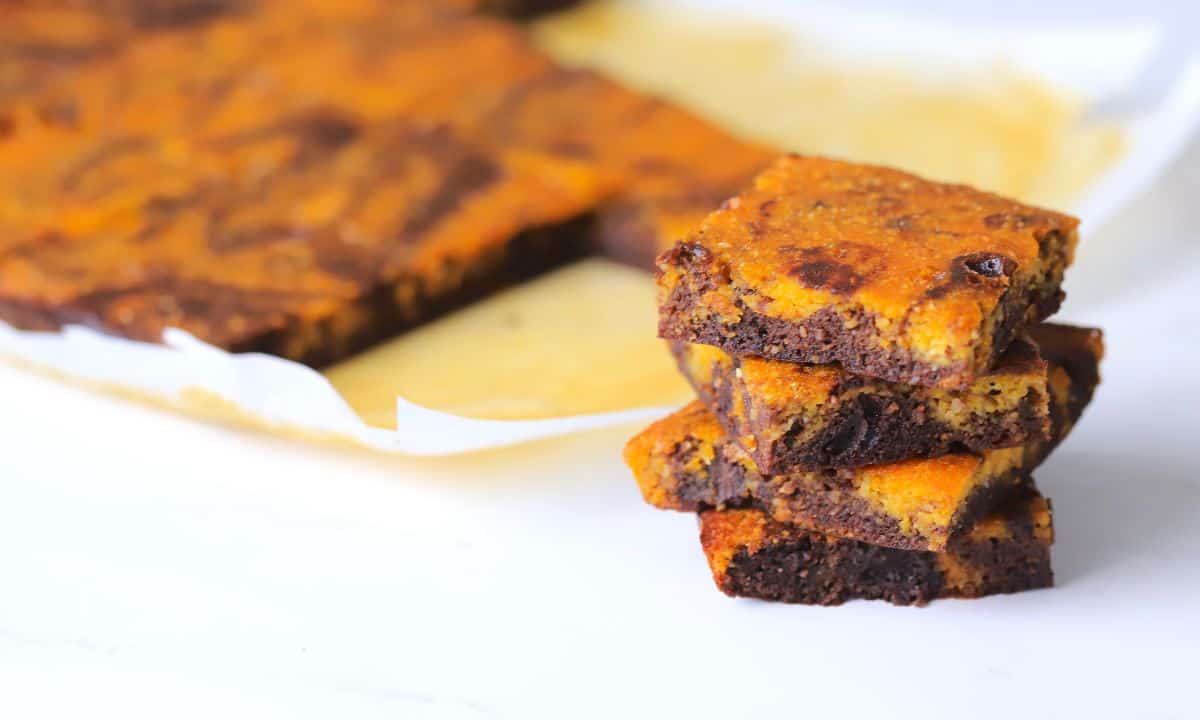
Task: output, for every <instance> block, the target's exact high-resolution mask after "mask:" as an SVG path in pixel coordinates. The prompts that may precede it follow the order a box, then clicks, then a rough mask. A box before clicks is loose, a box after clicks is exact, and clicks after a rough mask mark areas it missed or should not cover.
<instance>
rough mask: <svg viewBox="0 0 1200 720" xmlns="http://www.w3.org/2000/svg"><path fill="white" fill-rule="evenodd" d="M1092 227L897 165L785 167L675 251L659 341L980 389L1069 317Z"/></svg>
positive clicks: (818, 161)
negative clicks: (1022, 335) (1037, 325)
mask: <svg viewBox="0 0 1200 720" xmlns="http://www.w3.org/2000/svg"><path fill="white" fill-rule="evenodd" d="M1077 225H1078V221H1077V220H1075V219H1074V218H1071V217H1068V216H1065V215H1061V214H1059V213H1055V212H1051V211H1048V210H1041V209H1038V208H1033V207H1029V206H1026V205H1022V204H1020V203H1017V202H1014V201H1011V200H1007V199H1005V198H1001V197H998V196H995V195H991V194H989V193H984V192H980V191H978V190H974V189H972V188H968V187H964V186H961V185H950V184H946V183H938V182H931V181H929V180H925V179H922V178H919V177H916V176H914V175H910V174H908V173H904V172H901V171H898V170H892V169H889V168H882V167H872V166H868V165H858V164H852V163H846V162H839V161H835V160H828V159H824V158H815V157H801V156H796V155H793V156H788V157H784V158H782V159H780V160H779V161H777V162H776V163H775V164H774V165H773V166H772V167H771V168H769V169H768V170H766V171H765V172H763V173H762V174H761V175H759V176H758V178H757V179H756V180H755V181H754V185H753V187H751V188H750V189H749V190H747V191H745V192H743V193H742V194H740V195H738V196H736V197H734V198H731V199H730V200H729V201H728V202H726V203H725V204H723V205H722V207H721V208H720V209H719V210H716V211H714V212H713V213H712V214H710V215H709V216H708V217H707V218H706V219H705V220H704V222H703V223H702V224H701V225H700V227H699V228H698V229H697V230H696V231H694V232H693V233H692V234H691V235H689V236H688V238H687V239H686V240H683V241H681V242H680V243H678V244H677V245H676V246H675V247H674V248H672V250H671V251H669V252H667V253H664V254H663V255H662V257H660V259H659V261H658V270H659V286H660V302H659V306H660V319H661V321H660V326H659V329H660V333H661V334H662V336H663V337H666V338H670V339H675V340H683V341H687V342H698V343H704V344H709V345H714V346H717V347H720V348H722V349H724V350H726V351H727V352H728V353H730V354H731V355H756V356H760V357H765V358H769V359H774V360H784V361H789V362H803V363H830V362H837V363H840V364H841V365H842V366H843V367H844V368H845V369H846V370H847V371H849V372H852V373H855V374H859V375H868V376H871V377H877V378H880V379H883V380H888V381H891V382H903V383H908V384H912V385H926V386H937V387H948V388H965V387H967V386H968V385H970V383H971V382H972V381H973V380H975V379H976V378H978V377H979V376H980V375H981V374H983V373H985V372H986V371H987V370H988V369H989V368H991V367H992V366H993V365H994V363H995V361H996V360H997V359H998V358H999V356H1000V354H1001V353H1002V352H1003V351H1004V349H1005V348H1006V347H1007V346H1008V344H1009V342H1011V341H1012V340H1013V338H1014V337H1016V336H1017V334H1018V333H1019V332H1020V331H1021V330H1022V329H1023V328H1024V327H1025V326H1026V325H1027V324H1030V323H1033V322H1037V321H1039V320H1042V319H1044V318H1045V317H1046V316H1048V315H1050V314H1051V313H1052V312H1054V310H1056V309H1057V307H1058V304H1059V302H1060V301H1061V297H1062V293H1061V290H1060V289H1059V285H1060V283H1061V281H1062V276H1063V271H1064V269H1065V268H1066V266H1067V265H1068V264H1070V262H1071V259H1072V256H1073V253H1074V248H1075V244H1076V240H1077V233H1076V226H1077Z"/></svg>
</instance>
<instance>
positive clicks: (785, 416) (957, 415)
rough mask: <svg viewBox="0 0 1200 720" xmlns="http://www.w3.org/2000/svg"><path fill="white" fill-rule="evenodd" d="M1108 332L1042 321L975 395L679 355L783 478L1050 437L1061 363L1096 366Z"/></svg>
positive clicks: (737, 434) (687, 348)
mask: <svg viewBox="0 0 1200 720" xmlns="http://www.w3.org/2000/svg"><path fill="white" fill-rule="evenodd" d="M1093 335H1094V336H1095V338H1096V339H1095V341H1093V340H1092V339H1091V338H1092V336H1093ZM1099 337H1100V334H1099V331H1091V330H1088V329H1085V328H1073V327H1069V326H1066V325H1055V324H1050V323H1044V324H1041V325H1038V326H1035V327H1034V328H1032V329H1031V330H1030V332H1029V334H1027V335H1026V336H1024V337H1021V338H1018V339H1017V340H1015V341H1013V343H1012V344H1010V345H1009V347H1008V349H1007V350H1005V352H1004V354H1003V355H1001V356H1000V359H999V360H998V361H997V363H996V366H995V367H994V368H993V369H992V370H991V371H989V372H988V373H986V374H985V375H982V376H980V377H979V378H977V379H976V380H975V381H974V382H973V383H972V384H971V386H970V387H968V388H967V389H966V390H954V389H943V388H928V387H922V386H920V385H905V384H903V383H889V382H887V381H884V380H878V379H875V378H868V377H863V376H861V375H851V374H850V373H847V372H846V371H845V370H844V369H842V368H841V367H840V366H838V365H836V364H828V365H804V364H798V363H786V362H781V361H778V360H763V359H762V358H755V357H745V358H737V357H733V356H730V355H728V354H726V353H725V352H724V351H723V350H720V349H719V348H715V347H712V346H709V345H697V344H691V343H683V342H678V341H676V342H674V343H673V344H672V350H673V352H674V354H675V357H676V360H677V362H678V365H679V368H680V370H681V371H682V372H683V374H684V376H685V377H686V378H687V379H688V381H689V382H690V383H691V384H692V386H693V387H694V388H695V389H696V391H697V393H698V394H699V396H700V397H701V399H702V400H703V401H704V404H705V405H706V406H707V407H708V408H709V409H711V410H712V412H713V414H714V415H716V417H717V419H718V421H720V423H721V425H722V427H723V428H724V429H725V431H726V432H727V433H728V434H729V435H730V436H731V437H734V438H737V440H738V442H739V443H740V444H741V446H742V449H743V450H745V451H746V452H747V453H748V454H749V455H750V456H751V458H753V460H754V463H755V464H756V465H757V466H758V468H759V470H761V471H762V472H764V473H767V474H772V475H773V474H779V473H785V472H792V471H797V470H816V469H819V468H823V467H860V466H863V465H875V464H879V463H887V462H894V461H899V460H904V459H908V458H916V457H934V456H937V455H944V454H946V453H949V452H952V451H955V450H970V451H973V452H981V451H984V450H990V449H994V448H1003V447H1012V446H1014V445H1020V444H1023V443H1025V442H1029V441H1034V440H1044V439H1047V438H1048V437H1049V436H1050V414H1051V412H1050V403H1049V390H1048V387H1047V382H1048V371H1049V367H1051V366H1055V367H1059V366H1064V365H1065V364H1067V363H1074V364H1076V365H1078V364H1080V363H1083V364H1087V363H1088V362H1090V363H1091V364H1093V365H1095V363H1096V362H1097V361H1098V359H1099V357H1100V354H1101V353H1102V352H1103V349H1102V347H1100V346H1099ZM1035 338H1036V339H1035ZM1093 342H1095V344H1093ZM1041 344H1045V346H1046V350H1045V352H1044V353H1042V352H1040V351H1039V345H1041ZM1043 355H1044V356H1045V359H1043ZM1077 358H1078V359H1077ZM1084 384H1087V382H1086V381H1085V382H1084ZM1093 384H1094V383H1093Z"/></svg>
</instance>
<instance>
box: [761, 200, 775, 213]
mask: <svg viewBox="0 0 1200 720" xmlns="http://www.w3.org/2000/svg"><path fill="white" fill-rule="evenodd" d="M775 203H776V199H775V198H769V199H767V200H764V201H763V203H762V204H761V205H759V206H758V214H759V215H761V216H762V217H764V218H766V217H770V216H771V209H772V208H774V207H775Z"/></svg>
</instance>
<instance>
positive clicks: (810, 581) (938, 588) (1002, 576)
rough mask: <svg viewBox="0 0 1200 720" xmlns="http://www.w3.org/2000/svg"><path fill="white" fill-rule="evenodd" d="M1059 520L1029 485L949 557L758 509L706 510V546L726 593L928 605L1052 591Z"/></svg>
mask: <svg viewBox="0 0 1200 720" xmlns="http://www.w3.org/2000/svg"><path fill="white" fill-rule="evenodd" d="M1053 541H1054V526H1053V517H1052V513H1051V509H1050V503H1049V501H1048V500H1046V499H1045V498H1043V497H1042V496H1041V495H1040V494H1038V492H1037V490H1036V489H1035V488H1034V487H1033V486H1032V483H1031V484H1030V485H1028V486H1026V487H1023V488H1022V490H1021V492H1019V493H1018V494H1016V495H1014V496H1013V497H1011V498H1009V500H1008V501H1007V502H1006V503H1005V504H1004V505H1002V506H1001V507H998V508H997V509H996V511H995V512H993V513H991V514H990V515H988V516H987V517H984V518H982V519H981V520H980V521H979V522H978V523H976V524H975V526H974V527H972V528H971V529H970V531H969V532H967V533H966V534H965V535H963V536H962V537H960V538H957V539H956V540H955V542H954V543H953V544H952V545H951V547H949V548H947V549H946V550H945V551H943V552H928V551H920V550H897V549H895V548H887V547H879V546H876V545H869V544H867V543H864V542H861V541H858V540H847V539H843V538H837V537H833V536H831V535H825V534H822V533H819V532H813V531H810V530H805V529H804V528H801V527H797V526H795V525H788V524H786V523H780V522H778V521H775V520H773V519H771V517H770V516H768V515H767V514H766V513H763V512H761V511H758V510H709V511H706V512H702V513H700V543H701V545H702V547H703V549H704V554H705V557H706V558H707V559H708V565H709V569H710V570H711V571H712V576H713V580H714V581H715V582H716V584H717V587H718V588H720V590H721V591H722V592H724V593H725V594H726V595H730V596H735V597H747V598H758V599H761V600H772V601H777V602H786V603H802V604H807V605H840V604H841V603H843V602H846V601H847V600H855V599H863V600H886V601H888V602H890V603H893V604H896V605H924V604H926V603H928V602H929V601H930V600H934V599H937V598H949V597H959V598H977V597H983V596H985V595H996V594H1000V593H1014V592H1020V591H1022V590H1032V589H1035V588H1044V587H1050V586H1051V585H1053V584H1054V574H1053V572H1052V570H1051V568H1050V545H1051V544H1052V543H1053Z"/></svg>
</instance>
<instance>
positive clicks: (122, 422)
mask: <svg viewBox="0 0 1200 720" xmlns="http://www.w3.org/2000/svg"><path fill="white" fill-rule="evenodd" d="M919 4H920V5H923V6H930V7H937V6H941V7H943V8H945V7H948V6H951V5H953V6H958V5H959V3H947V2H936V3H935V2H928V3H919ZM1006 5H1010V6H1012V8H1015V12H1017V13H1018V16H1019V17H1023V18H1028V17H1029V16H1030V14H1031V13H1034V12H1036V11H1045V12H1047V13H1050V14H1051V15H1054V16H1056V17H1065V18H1070V17H1075V16H1077V15H1078V13H1079V12H1080V11H1079V10H1072V11H1068V10H1064V9H1063V8H1062V7H1059V6H1056V5H1054V4H1051V3H1031V2H1024V1H1023V0H1018V1H1016V2H1010V3H1006ZM1073 5H1075V7H1076V8H1085V7H1086V8H1089V10H1088V13H1089V15H1091V14H1094V13H1092V11H1091V10H1090V8H1093V7H1096V6H1099V7H1100V8H1101V10H1097V11H1096V13H1101V12H1109V11H1111V9H1112V8H1117V9H1118V10H1119V5H1120V4H1118V3H1111V2H1101V3H1087V4H1082V3H1079V4H1073ZM1155 6H1156V4H1155V3H1139V4H1138V6H1137V8H1136V9H1135V10H1134V11H1133V12H1137V13H1139V14H1140V15H1145V14H1146V13H1148V12H1150V11H1154V10H1155ZM1104 8H1109V10H1105V9H1104ZM956 12H972V11H970V10H962V11H959V10H956ZM974 12H977V13H981V12H983V11H982V10H978V9H977V10H975V11H974ZM1178 12H1180V13H1182V12H1185V10H1184V9H1182V8H1181V9H1180V10H1179V11H1178ZM1108 16H1109V17H1111V16H1112V15H1108ZM1181 16H1182V15H1181ZM1192 17H1193V18H1195V17H1196V16H1195V14H1193V15H1192ZM1195 27H1196V24H1195V23H1193V24H1192V25H1191V28H1192V29H1193V30H1194V28H1195ZM1198 228H1200V145H1194V146H1193V147H1192V148H1191V150H1190V151H1189V153H1188V154H1187V155H1186V157H1184V158H1183V159H1182V160H1180V161H1179V162H1177V163H1176V165H1175V167H1174V168H1173V169H1172V171H1171V172H1170V173H1169V175H1168V176H1167V177H1166V178H1165V179H1164V180H1163V181H1161V182H1160V183H1159V184H1157V185H1156V187H1155V188H1154V189H1153V191H1152V192H1151V193H1150V194H1149V195H1147V196H1145V197H1143V198H1142V199H1141V200H1139V201H1138V202H1137V203H1136V204H1135V205H1134V206H1133V207H1131V208H1129V209H1128V210H1127V211H1125V212H1124V213H1122V214H1121V215H1120V216H1119V217H1118V218H1117V220H1116V221H1114V222H1112V223H1110V224H1109V225H1107V226H1106V227H1104V228H1102V229H1101V230H1099V231H1097V232H1093V233H1091V234H1090V235H1089V236H1088V237H1087V238H1086V239H1085V242H1084V244H1083V246H1082V248H1081V250H1080V256H1079V260H1078V262H1077V264H1076V266H1075V267H1074V268H1073V269H1072V270H1071V272H1070V276H1069V281H1068V293H1069V300H1068V303H1067V305H1066V309H1065V311H1064V313H1063V316H1062V317H1064V318H1067V319H1071V320H1075V321H1080V322H1086V323H1090V324H1098V325H1101V326H1103V327H1104V328H1105V330H1106V332H1107V335H1108V343H1109V357H1108V358H1107V360H1106V361H1105V364H1104V368H1103V370H1104V376H1105V382H1104V385H1103V386H1102V388H1101V390H1100V392H1099V394H1098V397H1097V400H1096V403H1095V404H1094V406H1093V407H1092V408H1091V409H1090V410H1089V411H1088V413H1087V414H1086V415H1085V417H1084V420H1083V422H1082V423H1081V424H1080V425H1079V427H1078V428H1077V430H1076V431H1075V433H1074V435H1073V436H1072V437H1071V439H1070V440H1069V441H1068V442H1067V443H1066V444H1065V445H1064V446H1063V447H1062V448H1061V449H1060V450H1059V451H1058V452H1057V453H1056V454H1055V455H1054V456H1053V458H1052V459H1051V460H1050V461H1049V462H1048V463H1047V464H1046V465H1045V466H1044V467H1043V468H1042V469H1041V470H1040V471H1039V473H1038V479H1039V482H1040V484H1041V486H1042V488H1043V489H1044V491H1045V492H1046V494H1048V495H1049V496H1051V497H1052V499H1053V500H1054V503H1055V510H1056V521H1057V529H1058V542H1057V544H1056V546H1055V551H1054V564H1055V569H1056V571H1057V578H1058V587H1057V588H1055V589H1053V590H1048V591H1038V592H1032V593H1025V594H1021V595H1015V596H1010V597H1001V598H989V599H985V600H981V601H978V602H956V601H946V602H939V603H934V604H933V605H931V606H930V607H928V608H924V609H913V608H894V607H891V606H888V605H884V604H879V603H861V602H860V603H852V604H849V605H846V606H844V607H841V608H834V609H827V608H806V607H787V606H777V605H768V604H763V603H756V602H749V601H737V600H731V599H728V598H725V597H724V596H722V595H720V594H719V593H718V592H717V591H716V590H715V589H714V588H713V587H712V581H711V579H710V578H709V576H708V572H707V568H706V566H705V564H704V561H703V557H702V555H701V554H700V552H699V548H698V543H697V540H696V529H695V521H694V519H693V518H692V517H690V516H688V515H684V514H671V513H663V512H657V511H654V510H651V509H649V508H647V507H646V506H645V505H643V504H642V502H641V500H640V498H639V496H638V493H637V490H636V488H635V486H634V484H633V482H632V480H631V478H630V477H629V474H628V472H627V471H626V470H625V468H624V467H623V465H622V464H621V462H620V458H619V449H620V446H621V444H622V442H623V441H624V439H625V437H627V436H628V435H629V434H631V433H632V432H633V431H634V430H635V429H636V428H623V429H621V430H618V431H606V432H602V433H596V434H592V435H588V436H581V437H576V438H573V439H570V440H568V441H566V442H559V443H556V444H553V445H550V444H547V445H541V446H534V447H528V448H521V449H514V450H509V451H503V452H496V453H490V454H486V455H481V456H475V457H468V458H456V459H450V460H440V461H410V460H404V459H399V458H389V457H383V456H378V455H372V454H368V453H365V452H362V453H360V452H354V451H340V450H332V449H328V450H326V449H320V448H313V447H310V446H306V445H301V444H298V443H292V442H288V441H284V440H276V439H272V438H268V437H264V436H262V435H257V434H247V433H239V432H236V431H231V430H226V429H222V428H218V427H212V426H208V425H204V424H202V423H199V422H195V421H191V420H187V419H184V418H180V417H177V416H173V415H169V414H165V413H160V412H157V411H153V410H149V409H145V408H142V407H139V406H135V405H131V404H126V403H123V402H119V401H116V400H112V399H108V398H106V397H103V396H99V395H95V394H91V393H87V392H84V391H80V390H76V389H73V388H70V387H68V386H65V385H62V384H60V383H57V382H54V381H51V380H48V379H45V378H42V377H39V376H36V375H31V374H28V373H24V372H21V371H18V370H15V369H12V368H10V367H8V366H0V393H2V396H3V398H4V400H3V405H2V408H3V409H2V410H0V437H2V438H4V443H3V452H0V583H2V584H0V717H4V718H10V717H11V718H26V717H93V716H120V717H255V718H270V717H297V716H311V717H330V716H335V717H355V718H357V717H403V718H425V717H433V718H440V717H447V718H458V717H466V718H473V717H504V718H529V717H554V718H559V717H613V716H614V715H616V714H618V713H620V714H621V715H622V716H633V717H642V716H653V715H654V714H655V713H659V714H660V716H661V717H681V716H684V715H685V714H686V715H689V716H697V717H699V716H712V717H725V718H735V717H746V716H748V715H750V714H751V713H752V712H766V711H772V712H775V713H778V712H783V713H784V716H788V717H791V716H807V717H813V718H826V717H854V716H857V715H863V716H866V715H872V716H876V717H878V716H883V717H897V716H900V717H903V716H918V715H919V716H922V717H927V718H928V717H932V718H937V717H947V718H949V717H962V716H973V717H976V718H982V717H1014V716H1021V717H1081V716H1085V713H1086V716H1087V717H1093V718H1094V717H1114V718H1131V717H1137V718H1146V717H1154V718H1157V717H1178V718H1185V717H1195V716H1196V715H1195V712H1196V711H1195V707H1196V706H1195V702H1196V698H1195V687H1196V685H1195V683H1196V676H1195V673H1196V667H1197V660H1198V659H1200V619H1198V616H1197V608H1198V607H1200V570H1198V568H1200V562H1198V560H1197V558H1198V557H1200V522H1198V520H1197V508H1198V507H1200V480H1198V474H1197V472H1196V470H1195V457H1196V455H1197V453H1198V452H1200V441H1198V440H1197V438H1196V429H1197V427H1198V426H1200V411H1198V410H1197V400H1200V376H1198V375H1197V373H1196V368H1197V366H1200V330H1197V328H1198V327H1200V310H1198V306H1197V300H1198V299H1200V229H1198ZM62 433H66V434H67V435H68V436H70V437H71V441H70V442H69V443H63V442H60V441H52V440H51V438H52V437H55V436H58V435H59V434H62Z"/></svg>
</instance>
